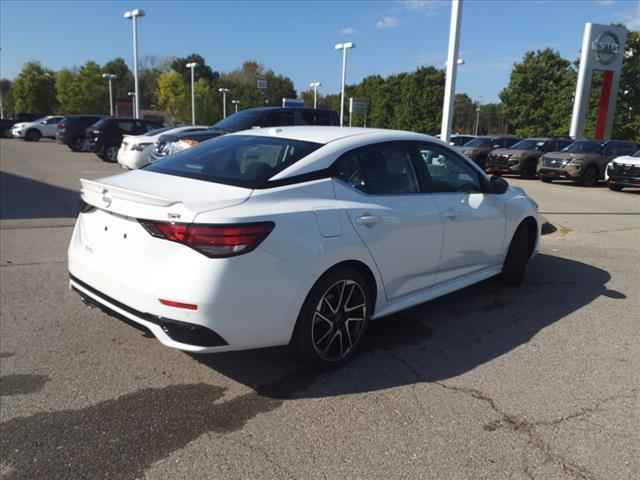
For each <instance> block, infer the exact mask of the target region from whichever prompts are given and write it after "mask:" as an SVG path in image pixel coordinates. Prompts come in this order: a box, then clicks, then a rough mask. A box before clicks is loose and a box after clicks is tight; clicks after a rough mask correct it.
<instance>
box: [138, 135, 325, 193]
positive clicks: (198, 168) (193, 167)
mask: <svg viewBox="0 0 640 480" xmlns="http://www.w3.org/2000/svg"><path fill="white" fill-rule="evenodd" d="M321 146H322V145H321V144H319V143H311V142H302V141H298V140H289V139H285V138H272V137H263V136H253V135H222V136H219V137H216V138H214V139H212V140H209V141H207V142H203V143H201V144H200V145H196V146H195V147H193V148H190V149H188V150H184V151H182V152H178V153H175V154H173V155H170V156H168V157H167V158H165V159H162V160H158V161H156V162H154V163H152V164H150V165H148V166H147V167H145V170H149V171H152V172H158V173H165V174H168V175H175V176H179V177H188V178H196V179H199V180H206V181H210V182H217V183H224V184H227V185H237V186H241V187H247V188H258V187H260V186H262V185H263V184H264V183H265V182H266V181H267V180H268V179H269V178H271V177H272V176H274V175H275V174H276V173H278V172H279V171H281V170H283V169H285V168H287V167H288V166H289V165H292V164H293V163H295V162H297V161H298V160H300V159H301V158H303V157H306V156H307V155H309V154H310V153H311V152H313V151H315V150H316V149H318V148H320V147H321Z"/></svg>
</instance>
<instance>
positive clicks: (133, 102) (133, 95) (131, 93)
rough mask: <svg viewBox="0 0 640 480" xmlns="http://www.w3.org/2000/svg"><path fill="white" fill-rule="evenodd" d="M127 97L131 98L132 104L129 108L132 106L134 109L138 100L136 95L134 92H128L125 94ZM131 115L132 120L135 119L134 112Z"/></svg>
mask: <svg viewBox="0 0 640 480" xmlns="http://www.w3.org/2000/svg"><path fill="white" fill-rule="evenodd" d="M127 95H128V96H130V97H132V100H131V104H132V105H131V106H132V107H135V104H136V101H137V100H138V96H137V95H136V92H128V93H127ZM131 110H133V108H132V109H131ZM132 114H133V118H137V117H136V116H135V111H133V113H132Z"/></svg>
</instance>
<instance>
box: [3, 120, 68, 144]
mask: <svg viewBox="0 0 640 480" xmlns="http://www.w3.org/2000/svg"><path fill="white" fill-rule="evenodd" d="M63 118H64V117H62V116H60V115H47V116H46V117H42V118H39V119H37V120H34V121H33V122H21V123H16V124H15V125H14V126H13V128H11V136H13V138H22V139H24V140H26V141H27V142H37V141H38V140H40V139H41V138H42V137H45V138H55V136H56V128H57V127H58V123H60V120H62V119H63Z"/></svg>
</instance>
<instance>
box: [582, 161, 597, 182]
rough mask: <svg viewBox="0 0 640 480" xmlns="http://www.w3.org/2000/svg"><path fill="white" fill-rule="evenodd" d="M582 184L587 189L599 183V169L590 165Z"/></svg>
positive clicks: (583, 175)
mask: <svg viewBox="0 0 640 480" xmlns="http://www.w3.org/2000/svg"><path fill="white" fill-rule="evenodd" d="M580 183H581V184H582V185H584V186H585V187H593V186H595V185H596V184H597V183H598V167H596V166H595V165H590V166H588V167H587V168H586V170H585V171H584V172H583V173H582V177H581V178H580Z"/></svg>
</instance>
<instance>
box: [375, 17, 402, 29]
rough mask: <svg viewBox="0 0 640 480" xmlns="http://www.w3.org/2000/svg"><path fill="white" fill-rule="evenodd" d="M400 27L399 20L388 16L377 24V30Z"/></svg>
mask: <svg viewBox="0 0 640 480" xmlns="http://www.w3.org/2000/svg"><path fill="white" fill-rule="evenodd" d="M398 25H400V22H398V19H397V18H394V17H388V16H387V17H384V18H383V19H382V20H378V21H377V22H376V28H396V27H397V26H398Z"/></svg>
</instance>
